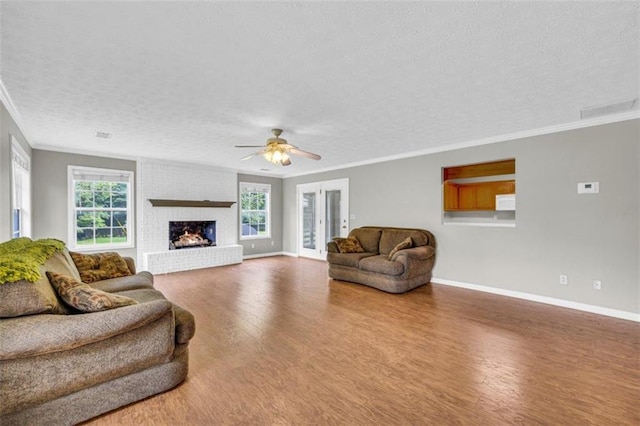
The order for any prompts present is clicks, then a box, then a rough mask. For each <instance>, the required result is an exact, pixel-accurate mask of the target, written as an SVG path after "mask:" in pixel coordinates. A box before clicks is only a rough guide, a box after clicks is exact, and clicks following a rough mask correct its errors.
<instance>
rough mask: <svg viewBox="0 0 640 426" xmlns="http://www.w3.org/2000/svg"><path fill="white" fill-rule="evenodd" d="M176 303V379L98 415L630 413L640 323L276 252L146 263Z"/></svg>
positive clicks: (277, 421) (577, 417) (303, 417)
mask: <svg viewBox="0 0 640 426" xmlns="http://www.w3.org/2000/svg"><path fill="white" fill-rule="evenodd" d="M155 282H156V287H157V288H158V289H159V290H161V291H162V292H163V293H164V294H165V295H166V296H167V298H168V299H170V300H172V301H173V302H175V303H177V304H179V305H181V306H183V307H184V308H186V309H188V310H190V311H191V312H192V313H193V314H194V315H195V318H196V324H197V329H196V335H195V337H194V338H193V340H192V341H191V344H190V371H189V376H188V378H187V380H186V381H185V382H184V383H183V384H181V385H179V386H178V387H176V388H175V389H173V390H170V391H168V392H166V393H164V394H161V395H157V396H154V397H151V398H148V399H147V400H144V401H141V402H138V403H135V404H131V405H130V406H127V407H124V408H121V409H119V410H116V411H113V412H111V413H108V414H105V415H103V416H101V417H99V418H96V419H94V420H92V421H90V422H88V423H87V424H90V425H92V426H98V425H127V424H131V425H449V424H461V425H467V424H468V425H512V424H523V425H538V424H545V425H639V424H640V365H639V364H640V324H637V323H634V322H630V321H624V320H618V319H614V318H608V317H604V316H599V315H594V314H588V313H584V312H579V311H574V310H570V309H565V308H559V307H554V306H549V305H544V304H539V303H534V302H527V301H522V300H518V299H512V298H507V297H502V296H497V295H491V294H485V293H480V292H474V291H470V290H464V289H459V288H454V287H447V286H443V285H437V284H429V285H427V286H423V287H420V288H418V289H416V290H414V291H411V292H409V293H407V294H402V295H393V294H387V293H383V292H381V291H378V290H374V289H371V288H368V287H365V286H361V285H357V284H350V283H345V282H340V281H333V280H330V279H328V278H327V266H326V264H325V263H324V262H320V261H314V260H308V259H302V258H300V259H298V258H290V257H272V258H263V259H254V260H248V261H245V262H244V263H243V264H240V265H233V266H224V267H219V268H211V269H201V270H197V271H188V272H180V273H174V274H168V275H159V276H156V279H155Z"/></svg>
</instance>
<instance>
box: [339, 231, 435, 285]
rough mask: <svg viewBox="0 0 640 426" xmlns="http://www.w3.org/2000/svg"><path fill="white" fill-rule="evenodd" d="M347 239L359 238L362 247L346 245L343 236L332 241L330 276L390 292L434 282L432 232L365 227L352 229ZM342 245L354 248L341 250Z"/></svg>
mask: <svg viewBox="0 0 640 426" xmlns="http://www.w3.org/2000/svg"><path fill="white" fill-rule="evenodd" d="M348 239H350V240H353V239H356V240H357V242H358V243H359V244H357V243H356V246H358V245H359V246H360V247H361V248H362V249H361V250H360V249H356V250H354V249H353V248H352V246H353V245H352V244H343V243H345V241H343V240H344V239H337V240H334V241H331V242H330V243H329V244H328V246H327V262H328V263H329V277H331V278H333V279H336V280H342V281H351V282H355V283H359V284H364V285H368V286H370V287H374V288H377V289H379V290H383V291H386V292H389V293H404V292H406V291H409V290H412V289H414V288H416V287H419V286H421V285H423V284H426V283H428V282H429V281H431V270H432V269H433V265H434V262H435V253H436V251H435V247H436V244H435V239H434V237H433V235H432V234H431V232H429V231H425V230H423V229H410V228H390V227H378V226H365V227H361V228H355V229H353V230H352V231H351V232H350V233H349V236H348ZM349 242H350V241H346V243H349ZM341 246H342V247H343V248H345V247H346V248H350V247H351V249H348V250H346V251H347V252H341V250H340V247H341ZM356 248H357V247H356ZM358 251H360V252H358ZM390 254H391V255H390Z"/></svg>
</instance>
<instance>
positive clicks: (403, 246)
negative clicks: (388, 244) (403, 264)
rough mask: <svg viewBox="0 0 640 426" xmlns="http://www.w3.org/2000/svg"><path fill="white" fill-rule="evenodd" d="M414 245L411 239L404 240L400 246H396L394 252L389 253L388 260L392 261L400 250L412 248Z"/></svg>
mask: <svg viewBox="0 0 640 426" xmlns="http://www.w3.org/2000/svg"><path fill="white" fill-rule="evenodd" d="M412 244H413V243H412V242H411V237H407V238H405V239H404V240H402V241H400V242H399V243H398V244H396V246H395V247H394V248H393V250H391V251H390V252H389V254H388V255H387V259H389V260H391V258H392V257H393V255H394V254H396V253H397V252H399V251H400V250H404V249H408V248H411V245H412Z"/></svg>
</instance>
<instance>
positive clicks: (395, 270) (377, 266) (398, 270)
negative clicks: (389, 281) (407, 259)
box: [360, 254, 404, 275]
mask: <svg viewBox="0 0 640 426" xmlns="http://www.w3.org/2000/svg"><path fill="white" fill-rule="evenodd" d="M360 269H361V270H363V271H369V272H376V273H378V274H385V275H401V274H402V273H403V272H404V266H403V265H402V263H400V262H395V261H391V260H389V259H387V255H386V254H381V255H378V256H371V257H367V258H365V259H362V260H361V261H360Z"/></svg>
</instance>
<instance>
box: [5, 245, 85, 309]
mask: <svg viewBox="0 0 640 426" xmlns="http://www.w3.org/2000/svg"><path fill="white" fill-rule="evenodd" d="M47 271H51V272H55V273H58V274H64V275H69V276H71V277H73V278H76V279H79V278H80V275H79V274H78V270H77V269H76V267H75V265H74V264H73V260H71V257H70V256H69V253H68V251H67V250H66V249H64V250H62V251H57V252H55V253H53V254H52V255H51V256H49V258H48V259H47V260H46V261H45V262H44V265H42V266H40V279H38V281H36V282H34V283H33V282H28V281H26V280H21V281H16V282H13V283H4V284H0V318H10V317H19V316H23V315H34V314H68V313H69V309H67V307H66V306H65V305H64V303H62V301H61V300H60V299H59V298H58V296H57V294H56V292H55V290H54V289H53V287H51V284H50V283H49V279H48V278H47V274H46V273H47Z"/></svg>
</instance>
